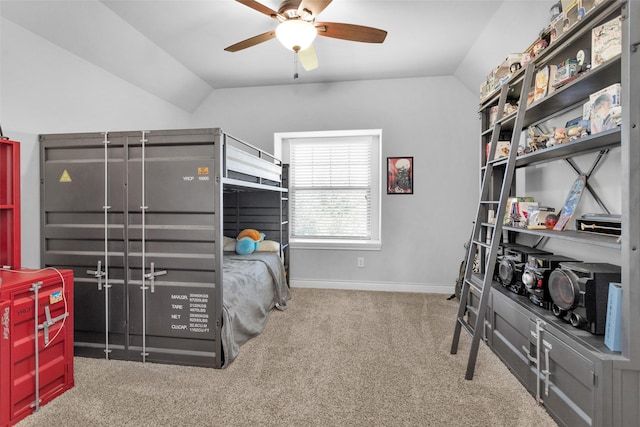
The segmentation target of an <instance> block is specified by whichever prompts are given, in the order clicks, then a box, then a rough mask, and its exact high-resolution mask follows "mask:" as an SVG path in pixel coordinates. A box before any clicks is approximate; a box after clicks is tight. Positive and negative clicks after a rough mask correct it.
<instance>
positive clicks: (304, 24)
mask: <svg viewBox="0 0 640 427" xmlns="http://www.w3.org/2000/svg"><path fill="white" fill-rule="evenodd" d="M317 35H318V31H316V28H315V26H314V25H313V23H311V22H308V21H303V20H301V19H288V20H286V21H284V22H281V23H280V25H278V27H277V28H276V37H277V38H278V40H280V43H282V44H283V46H284V47H286V48H287V49H290V50H293V51H294V52H298V51H300V50H305V49H306V48H308V47H309V46H311V43H313V40H314V39H315V38H316V36H317Z"/></svg>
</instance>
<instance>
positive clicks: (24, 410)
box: [0, 268, 74, 427]
mask: <svg viewBox="0 0 640 427" xmlns="http://www.w3.org/2000/svg"><path fill="white" fill-rule="evenodd" d="M36 335H37V341H36ZM36 342H37V351H36ZM73 385H74V379H73V272H72V271H71V270H56V269H52V268H47V269H43V270H27V269H22V270H6V269H4V270H0V427H5V426H12V425H14V424H16V423H17V422H18V421H20V420H21V419H23V418H25V417H26V416H28V415H29V414H31V413H33V412H34V411H37V410H38V409H39V408H40V406H42V405H44V404H46V403H48V402H50V401H51V400H53V399H54V398H55V397H57V396H59V395H60V394H62V393H64V392H65V391H67V390H69V389H70V388H72V387H73Z"/></svg>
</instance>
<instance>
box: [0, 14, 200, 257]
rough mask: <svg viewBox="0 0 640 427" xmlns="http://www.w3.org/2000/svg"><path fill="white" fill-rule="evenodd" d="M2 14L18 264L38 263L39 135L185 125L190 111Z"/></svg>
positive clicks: (1, 100) (1, 109)
mask: <svg viewBox="0 0 640 427" xmlns="http://www.w3.org/2000/svg"><path fill="white" fill-rule="evenodd" d="M0 19H1V24H2V26H1V28H0V40H1V43H0V45H1V49H2V50H1V52H0V58H2V63H1V64H0V124H1V125H2V130H3V133H4V134H5V136H8V137H10V138H11V139H13V140H17V141H20V143H21V144H20V151H21V162H20V163H21V173H20V175H21V188H22V194H21V195H22V217H21V221H22V265H23V266H25V267H39V266H40V226H39V224H40V196H39V192H40V183H39V180H40V166H39V165H40V157H39V156H40V153H39V143H38V135H39V134H43V133H68V132H103V131H120V130H134V129H135V130H142V129H144V130H146V129H168V128H182V127H186V126H188V119H189V114H188V113H186V112H184V111H182V110H180V109H178V108H176V107H174V106H173V105H171V104H169V103H168V102H166V101H163V100H161V99H159V98H157V97H155V96H153V95H150V94H149V93H147V92H145V91H142V90H141V89H139V88H137V87H135V86H133V85H131V84H130V83H127V82H125V81H124V80H121V79H119V78H118V77H115V76H113V75H112V74H109V73H107V72H105V71H103V70H102V69H101V68H98V67H96V66H95V65H93V64H90V63H88V62H86V61H84V60H82V59H80V58H78V57H77V56H75V55H72V54H71V53H69V52H67V51H65V50H63V49H60V48H59V47H57V46H55V45H53V44H51V43H49V42H48V41H46V40H44V39H42V38H41V37H38V36H36V35H34V34H33V33H31V32H29V31H25V30H24V29H23V28H21V27H19V26H17V25H15V24H13V23H12V22H10V21H8V20H6V19H2V18H0Z"/></svg>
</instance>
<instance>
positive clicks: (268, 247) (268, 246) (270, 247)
mask: <svg viewBox="0 0 640 427" xmlns="http://www.w3.org/2000/svg"><path fill="white" fill-rule="evenodd" d="M256 250H257V251H262V252H280V243H278V242H274V241H273V240H263V241H262V242H260V243H258V248H257V249H256Z"/></svg>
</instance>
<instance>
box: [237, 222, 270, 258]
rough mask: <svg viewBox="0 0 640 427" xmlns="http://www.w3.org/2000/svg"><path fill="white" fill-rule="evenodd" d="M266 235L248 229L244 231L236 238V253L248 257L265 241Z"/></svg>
mask: <svg viewBox="0 0 640 427" xmlns="http://www.w3.org/2000/svg"><path fill="white" fill-rule="evenodd" d="M264 237H265V235H264V233H260V232H259V231H258V230H254V229H251V228H248V229H246V230H242V231H241V232H240V234H238V237H237V238H236V253H237V254H239V255H248V254H250V253H253V252H254V251H255V250H256V249H258V245H259V244H260V242H261V241H263V240H264Z"/></svg>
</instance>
